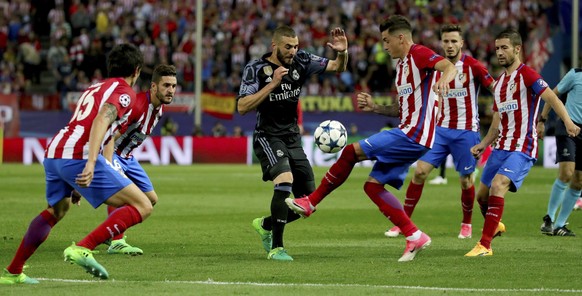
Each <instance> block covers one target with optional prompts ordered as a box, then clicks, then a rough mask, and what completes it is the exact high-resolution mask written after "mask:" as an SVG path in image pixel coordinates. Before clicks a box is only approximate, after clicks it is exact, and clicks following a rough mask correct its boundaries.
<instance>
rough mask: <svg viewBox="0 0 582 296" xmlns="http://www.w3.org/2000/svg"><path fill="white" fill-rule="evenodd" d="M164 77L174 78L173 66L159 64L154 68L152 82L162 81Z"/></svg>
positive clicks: (174, 68)
mask: <svg viewBox="0 0 582 296" xmlns="http://www.w3.org/2000/svg"><path fill="white" fill-rule="evenodd" d="M164 76H174V77H176V67H174V66H173V65H166V64H161V65H158V66H157V67H156V68H154V73H153V74H152V82H154V83H158V82H160V80H162V77H164Z"/></svg>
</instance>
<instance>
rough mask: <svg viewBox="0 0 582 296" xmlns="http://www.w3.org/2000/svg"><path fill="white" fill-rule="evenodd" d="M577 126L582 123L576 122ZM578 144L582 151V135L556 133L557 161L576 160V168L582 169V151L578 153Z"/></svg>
mask: <svg viewBox="0 0 582 296" xmlns="http://www.w3.org/2000/svg"><path fill="white" fill-rule="evenodd" d="M576 125H577V126H579V127H582V125H580V124H578V123H576ZM578 146H580V147H581V149H580V151H582V136H581V135H578V136H576V137H570V136H567V135H561V134H560V135H556V163H559V162H565V161H572V162H575V164H576V167H575V170H577V171H582V152H581V153H576V150H577V148H578Z"/></svg>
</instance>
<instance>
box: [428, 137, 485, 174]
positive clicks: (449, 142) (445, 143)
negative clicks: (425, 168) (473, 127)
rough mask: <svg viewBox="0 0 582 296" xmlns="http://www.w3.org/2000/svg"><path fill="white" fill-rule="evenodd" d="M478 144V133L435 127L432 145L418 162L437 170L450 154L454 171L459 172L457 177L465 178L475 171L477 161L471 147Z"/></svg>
mask: <svg viewBox="0 0 582 296" xmlns="http://www.w3.org/2000/svg"><path fill="white" fill-rule="evenodd" d="M479 142H480V138H479V133H478V132H474V131H466V130H457V129H450V128H446V127H440V126H437V130H436V137H435V140H434V145H433V147H432V149H431V150H430V151H428V152H427V153H426V154H425V155H423V156H422V157H421V158H420V160H422V161H424V162H427V163H430V164H431V165H432V166H434V167H437V168H438V167H439V166H440V165H441V163H442V162H443V161H446V159H447V156H448V155H449V154H451V155H452V156H453V162H454V163H455V170H457V172H459V175H461V176H466V175H469V174H471V173H472V172H473V171H475V166H476V165H477V160H476V159H475V157H473V154H472V153H471V147H473V146H475V145H477V144H479Z"/></svg>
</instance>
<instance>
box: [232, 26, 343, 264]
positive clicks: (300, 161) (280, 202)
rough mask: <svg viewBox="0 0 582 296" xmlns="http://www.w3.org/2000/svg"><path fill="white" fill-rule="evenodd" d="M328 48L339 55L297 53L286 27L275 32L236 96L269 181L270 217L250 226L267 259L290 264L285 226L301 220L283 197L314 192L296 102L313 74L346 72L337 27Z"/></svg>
mask: <svg viewBox="0 0 582 296" xmlns="http://www.w3.org/2000/svg"><path fill="white" fill-rule="evenodd" d="M331 38H332V39H331V42H329V43H327V45H328V46H329V47H330V48H331V49H332V50H334V51H336V52H337V57H336V59H335V60H328V59H327V58H323V57H319V56H316V55H313V54H310V53H308V52H305V51H303V50H300V49H299V39H298V37H297V35H296V34H295V31H294V30H293V29H292V28H291V27H289V26H280V27H278V28H277V29H275V31H274V32H273V39H272V43H271V48H272V50H273V51H272V52H271V53H267V54H265V55H263V56H262V57H261V58H260V59H258V60H254V61H251V62H249V63H248V64H247V65H246V66H245V68H244V71H243V77H242V82H241V87H240V92H239V95H238V97H237V107H238V112H239V113H240V114H242V115H244V114H247V113H249V112H250V111H252V110H256V111H257V123H256V125H255V131H254V134H253V149H254V152H255V155H256V156H257V158H258V159H259V160H260V162H261V169H262V172H263V181H269V180H270V181H273V183H274V187H275V188H274V192H273V197H272V199H271V216H270V217H266V218H257V219H255V220H254V221H253V223H252V226H253V227H254V229H255V230H256V231H257V232H258V233H259V235H260V236H261V240H262V241H263V248H264V249H265V251H267V253H268V255H267V259H272V260H281V261H290V260H293V258H292V257H291V256H289V254H287V251H286V250H285V248H284V245H283V231H284V229H285V224H286V223H288V222H291V221H294V220H296V219H298V218H299V215H297V214H295V213H293V212H292V211H290V210H289V209H288V208H287V206H286V204H285V199H286V198H287V197H289V195H290V194H291V192H293V195H294V196H302V195H306V194H309V193H311V192H312V191H313V190H314V188H315V182H314V177H313V170H312V168H311V165H310V164H309V161H308V160H307V156H306V155H305V152H304V151H303V147H302V146H301V135H300V133H299V127H298V126H297V104H298V103H299V94H300V93H301V87H302V86H303V85H304V84H305V82H306V81H308V78H309V77H310V76H311V75H314V74H320V73H323V72H342V71H345V69H346V65H347V61H348V52H347V48H348V40H347V38H346V35H345V32H344V30H343V29H341V28H334V29H333V30H331Z"/></svg>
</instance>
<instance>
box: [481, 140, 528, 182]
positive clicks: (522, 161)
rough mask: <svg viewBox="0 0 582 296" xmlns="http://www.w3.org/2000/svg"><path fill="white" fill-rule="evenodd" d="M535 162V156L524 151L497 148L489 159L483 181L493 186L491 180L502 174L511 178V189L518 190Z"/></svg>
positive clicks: (484, 170)
mask: <svg viewBox="0 0 582 296" xmlns="http://www.w3.org/2000/svg"><path fill="white" fill-rule="evenodd" d="M535 162H536V159H535V158H533V157H530V156H528V155H526V154H525V153H522V152H516V151H513V152H510V151H505V150H499V149H495V150H493V152H491V155H490V156H489V159H487V164H486V165H485V168H484V169H483V174H482V175H481V183H483V184H485V185H486V186H487V187H489V188H491V181H493V178H494V177H495V175H497V174H500V175H504V176H506V177H507V178H509V180H511V185H510V186H509V191H511V192H517V190H518V189H519V187H521V184H522V183H523V180H524V179H525V176H527V174H528V173H529V170H530V169H531V167H532V166H533V165H534V163H535Z"/></svg>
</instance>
